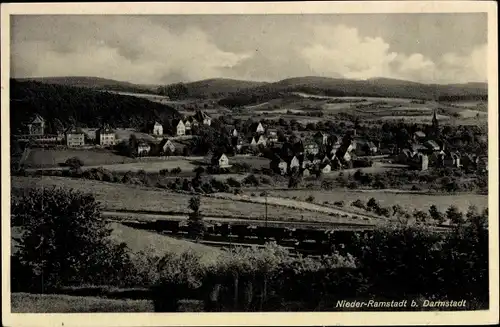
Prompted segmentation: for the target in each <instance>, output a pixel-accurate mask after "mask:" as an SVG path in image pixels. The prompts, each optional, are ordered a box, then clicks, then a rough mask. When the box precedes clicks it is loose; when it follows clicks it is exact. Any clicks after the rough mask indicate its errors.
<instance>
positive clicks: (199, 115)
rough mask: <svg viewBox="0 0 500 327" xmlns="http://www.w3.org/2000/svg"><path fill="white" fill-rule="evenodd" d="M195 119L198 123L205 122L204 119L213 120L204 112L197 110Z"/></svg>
mask: <svg viewBox="0 0 500 327" xmlns="http://www.w3.org/2000/svg"><path fill="white" fill-rule="evenodd" d="M194 118H195V119H196V120H198V121H203V120H204V119H211V118H210V116H209V115H208V114H207V113H206V112H204V111H202V110H197V111H196V113H195V114H194Z"/></svg>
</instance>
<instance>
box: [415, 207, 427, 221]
mask: <svg viewBox="0 0 500 327" xmlns="http://www.w3.org/2000/svg"><path fill="white" fill-rule="evenodd" d="M413 218H415V221H416V222H417V223H425V222H426V221H427V219H428V215H427V213H426V212H425V211H422V210H415V211H414V212H413Z"/></svg>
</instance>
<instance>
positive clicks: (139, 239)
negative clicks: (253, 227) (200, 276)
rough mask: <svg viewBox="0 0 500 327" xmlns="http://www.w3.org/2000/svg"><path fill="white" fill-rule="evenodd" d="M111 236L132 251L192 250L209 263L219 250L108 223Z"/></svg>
mask: <svg viewBox="0 0 500 327" xmlns="http://www.w3.org/2000/svg"><path fill="white" fill-rule="evenodd" d="M109 227H110V228H111V229H112V234H111V237H112V238H113V239H114V240H116V241H117V242H125V243H126V244H127V246H128V247H129V248H130V249H131V250H132V251H133V252H139V251H148V252H150V253H152V254H156V255H159V256H161V255H164V254H166V253H182V252H185V251H188V250H190V251H193V252H196V253H198V254H200V255H201V262H203V263H205V264H210V263H212V262H214V260H216V259H217V257H218V255H219V254H220V253H221V250H219V249H217V248H214V247H209V246H206V245H203V244H196V243H193V242H189V241H185V240H180V239H175V238H172V237H169V236H165V235H160V234H158V233H154V232H149V231H145V230H140V229H135V228H132V227H127V226H124V225H122V224H119V223H110V226H109Z"/></svg>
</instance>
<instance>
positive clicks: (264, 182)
mask: <svg viewBox="0 0 500 327" xmlns="http://www.w3.org/2000/svg"><path fill="white" fill-rule="evenodd" d="M260 182H261V183H262V184H266V185H269V184H271V179H270V178H269V177H265V176H262V177H261V178H260Z"/></svg>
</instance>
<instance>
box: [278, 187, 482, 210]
mask: <svg viewBox="0 0 500 327" xmlns="http://www.w3.org/2000/svg"><path fill="white" fill-rule="evenodd" d="M269 193H270V195H272V196H277V197H289V198H293V197H297V199H299V200H305V199H306V198H307V197H309V196H313V197H314V199H315V202H316V203H323V202H324V201H329V202H335V201H344V203H345V204H346V205H350V203H352V202H353V201H356V200H358V199H359V200H361V201H363V202H365V203H366V201H368V199H370V198H372V197H373V198H375V199H376V200H377V201H379V203H380V205H382V206H391V207H392V206H393V205H396V204H399V205H400V206H402V207H403V208H404V209H405V210H410V211H413V210H414V209H418V210H429V208H430V206H431V205H433V204H434V205H436V206H437V207H438V209H439V210H441V211H445V210H446V209H447V208H448V207H449V206H450V205H455V206H457V207H458V208H459V209H460V210H461V211H463V212H465V211H467V208H468V207H469V205H475V206H477V207H478V209H483V208H485V207H488V196H486V195H478V194H455V195H429V194H418V193H397V192H384V191H380V190H375V191H373V192H370V191H350V190H345V191H344V190H338V191H325V190H321V191H316V190H280V191H270V192H269Z"/></svg>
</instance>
